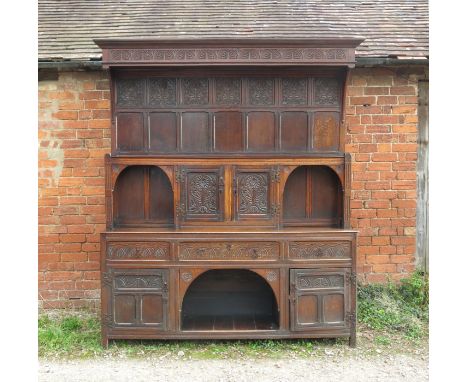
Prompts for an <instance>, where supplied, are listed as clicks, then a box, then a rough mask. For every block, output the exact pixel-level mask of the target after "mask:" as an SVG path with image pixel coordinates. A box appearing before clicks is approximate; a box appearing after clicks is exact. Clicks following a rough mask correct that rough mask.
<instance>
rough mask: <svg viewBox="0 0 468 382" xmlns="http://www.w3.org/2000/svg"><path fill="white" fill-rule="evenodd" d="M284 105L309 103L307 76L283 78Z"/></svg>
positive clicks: (282, 100)
mask: <svg viewBox="0 0 468 382" xmlns="http://www.w3.org/2000/svg"><path fill="white" fill-rule="evenodd" d="M281 85H282V86H281V88H282V92H281V94H282V99H281V102H282V103H283V105H306V104H307V79H305V78H283V79H282V80H281Z"/></svg>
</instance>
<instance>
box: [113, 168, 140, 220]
mask: <svg viewBox="0 0 468 382" xmlns="http://www.w3.org/2000/svg"><path fill="white" fill-rule="evenodd" d="M144 174H145V168H144V167H143V166H131V167H128V168H126V169H125V170H123V171H122V172H121V173H120V175H119V177H118V178H117V182H116V184H115V188H114V216H115V218H116V220H117V223H119V222H125V221H131V220H138V219H143V218H144V194H145V191H144V177H145V175H144Z"/></svg>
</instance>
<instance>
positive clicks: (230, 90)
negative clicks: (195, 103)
mask: <svg viewBox="0 0 468 382" xmlns="http://www.w3.org/2000/svg"><path fill="white" fill-rule="evenodd" d="M215 83H216V85H215V93H216V103H217V104H218V105H239V104H240V103H241V80H240V79H238V78H216V82H215Z"/></svg>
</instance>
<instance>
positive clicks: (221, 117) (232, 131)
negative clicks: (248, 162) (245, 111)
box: [214, 111, 242, 151]
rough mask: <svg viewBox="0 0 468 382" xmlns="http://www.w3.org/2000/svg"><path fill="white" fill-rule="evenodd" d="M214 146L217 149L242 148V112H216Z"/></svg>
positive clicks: (237, 149) (231, 149)
mask: <svg viewBox="0 0 468 382" xmlns="http://www.w3.org/2000/svg"><path fill="white" fill-rule="evenodd" d="M214 148H215V151H241V150H242V113H238V112H234V111H230V112H219V113H215V115H214Z"/></svg>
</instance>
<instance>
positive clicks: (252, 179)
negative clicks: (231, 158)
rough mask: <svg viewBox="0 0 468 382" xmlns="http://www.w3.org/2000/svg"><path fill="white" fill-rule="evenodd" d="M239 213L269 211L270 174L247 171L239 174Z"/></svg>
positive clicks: (262, 212)
mask: <svg viewBox="0 0 468 382" xmlns="http://www.w3.org/2000/svg"><path fill="white" fill-rule="evenodd" d="M238 190H239V213H241V214H266V213H268V175H267V174H265V173H250V174H249V173H246V174H239V175H238Z"/></svg>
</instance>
